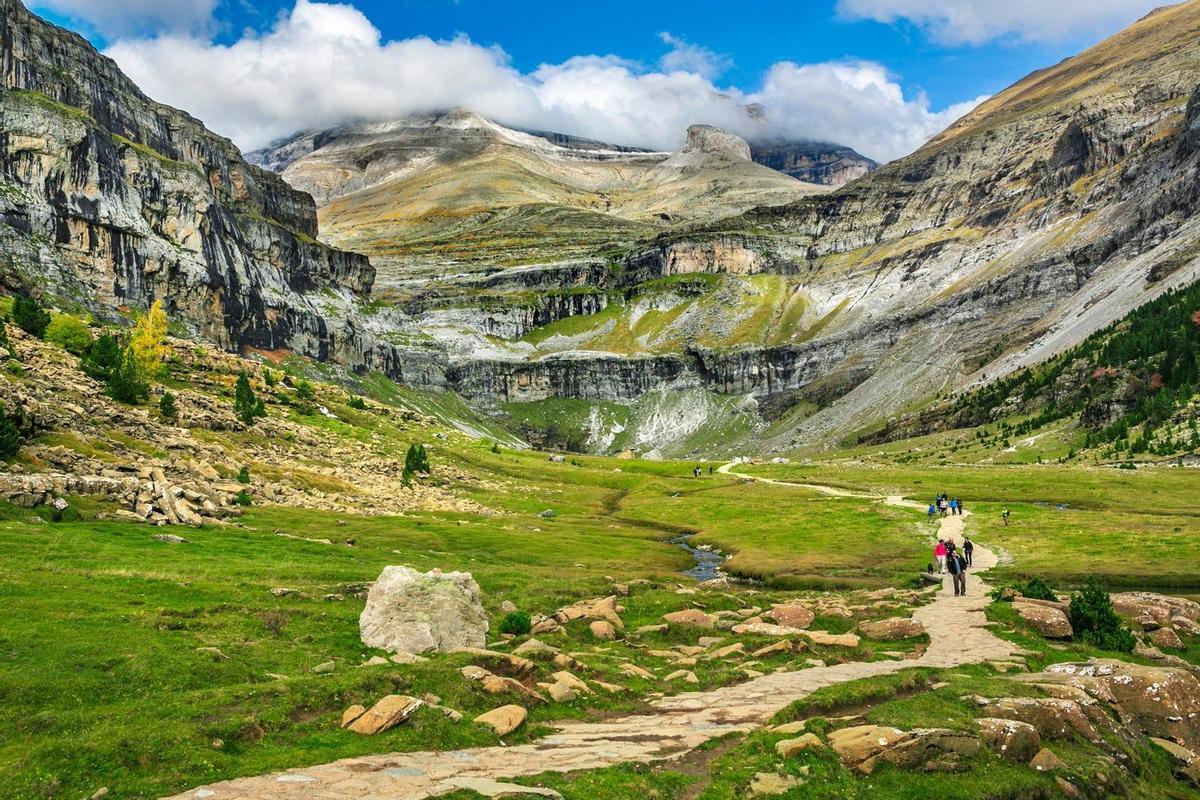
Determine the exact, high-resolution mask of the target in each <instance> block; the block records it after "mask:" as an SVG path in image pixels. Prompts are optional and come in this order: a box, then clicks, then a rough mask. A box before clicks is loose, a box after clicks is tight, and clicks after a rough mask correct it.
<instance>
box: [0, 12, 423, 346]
mask: <svg viewBox="0 0 1200 800" xmlns="http://www.w3.org/2000/svg"><path fill="white" fill-rule="evenodd" d="M0 12H2V13H0V72H2V74H3V94H2V95H0V181H2V183H0V280H2V281H3V284H4V285H5V286H6V287H7V288H8V289H10V290H12V289H21V290H27V291H32V292H35V293H39V294H51V295H56V296H59V297H61V298H63V299H64V300H66V301H69V302H74V303H77V304H79V305H81V306H84V307H87V308H89V309H92V310H93V311H95V312H97V313H99V314H101V315H105V316H111V315H112V314H113V313H114V311H115V310H117V309H118V308H121V307H125V306H130V307H134V308H138V307H146V306H147V305H149V304H150V303H151V302H153V301H154V300H162V301H163V304H164V306H165V307H166V309H167V311H168V313H169V314H170V315H171V317H172V318H174V319H175V320H177V321H179V322H181V323H183V324H184V325H185V326H186V327H188V328H189V329H191V331H192V332H193V333H194V334H196V335H200V336H203V337H204V338H207V339H209V340H211V341H213V342H215V343H217V344H219V345H221V346H222V347H225V348H228V349H236V348H241V347H258V348H264V349H276V348H289V349H292V350H295V351H296V352H299V353H302V354H306V355H310V356H313V357H316V358H321V359H326V358H335V359H340V360H344V361H345V363H347V365H349V366H354V367H364V366H374V365H375V364H394V363H398V362H401V361H403V360H404V359H402V358H401V357H400V356H399V355H398V354H396V353H393V352H390V351H389V348H388V347H386V346H384V345H382V344H380V342H378V341H376V340H374V339H373V338H372V337H371V336H370V335H369V333H368V332H367V328H368V327H369V326H366V325H363V324H362V323H360V322H355V321H354V319H353V317H354V307H355V304H356V303H357V302H358V300H359V298H360V297H361V296H364V295H365V294H366V293H368V292H369V291H370V289H371V286H372V284H373V282H374V278H375V273H374V270H373V269H372V267H371V265H370V263H369V262H368V261H367V259H366V258H365V257H363V256H360V255H355V254H353V253H347V252H342V251H340V250H335V249H332V248H330V247H326V246H324V245H322V244H320V243H319V242H317V241H316V236H317V218H316V208H315V205H314V203H313V200H312V198H311V197H310V196H309V195H307V194H305V193H303V192H299V191H296V190H295V189H293V188H291V187H290V186H288V185H287V183H285V182H284V181H283V180H282V179H281V178H279V176H277V175H275V174H273V173H270V172H266V171H264V170H261V169H259V168H257V167H254V166H251V165H249V164H248V163H246V161H245V160H244V159H243V158H242V156H241V154H240V153H239V152H238V150H237V148H236V147H234V145H233V144H232V143H231V142H229V141H228V140H226V139H223V138H221V137H219V136H216V135H215V134H213V133H211V132H210V131H208V130H207V129H205V128H204V126H203V125H202V124H201V123H200V122H199V121H198V120H196V119H194V118H192V117H190V116H188V115H187V114H185V113H183V112H181V111H178V110H176V109H173V108H169V107H167V106H164V105H161V104H159V103H155V102H154V101H152V100H150V99H149V98H147V97H146V96H145V95H143V94H142V93H141V92H140V91H139V90H138V88H137V87H136V86H135V85H134V84H133V83H132V82H130V81H129V80H128V79H127V78H126V77H125V76H124V75H123V74H122V73H121V72H120V70H118V69H117V67H116V65H115V64H114V63H113V62H112V61H110V60H109V59H107V58H105V57H103V56H101V55H100V54H98V53H97V52H96V51H95V50H94V49H93V48H92V47H91V45H89V44H88V43H87V42H86V41H84V40H83V39H82V38H80V37H78V36H76V35H74V34H72V33H69V32H67V31H64V30H62V29H60V28H57V27H55V26H53V25H49V24H47V23H45V22H43V21H42V20H40V19H38V18H37V17H35V16H33V15H31V14H29V13H28V12H27V11H26V10H25V8H24V6H23V5H22V4H21V2H20V0H0Z"/></svg>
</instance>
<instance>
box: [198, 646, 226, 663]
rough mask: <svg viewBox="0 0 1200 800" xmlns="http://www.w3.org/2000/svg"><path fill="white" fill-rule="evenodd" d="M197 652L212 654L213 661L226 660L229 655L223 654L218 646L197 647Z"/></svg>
mask: <svg viewBox="0 0 1200 800" xmlns="http://www.w3.org/2000/svg"><path fill="white" fill-rule="evenodd" d="M196 652H197V653H206V654H208V655H210V656H212V660H213V661H228V660H229V656H227V655H225V653H224V652H222V651H221V648H219V647H197V648H196Z"/></svg>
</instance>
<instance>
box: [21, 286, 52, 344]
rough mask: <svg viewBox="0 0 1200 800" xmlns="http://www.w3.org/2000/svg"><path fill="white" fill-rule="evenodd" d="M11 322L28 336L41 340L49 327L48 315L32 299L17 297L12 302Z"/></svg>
mask: <svg viewBox="0 0 1200 800" xmlns="http://www.w3.org/2000/svg"><path fill="white" fill-rule="evenodd" d="M13 322H15V323H16V324H17V327H18V328H20V329H21V330H23V331H25V332H26V333H28V334H29V335H30V336H33V337H35V338H37V339H41V338H43V337H44V336H45V335H46V328H48V327H49V326H50V314H49V312H47V311H46V309H44V308H42V307H41V306H40V305H39V304H38V301H37V300H34V299H33V298H32V297H26V296H24V295H17V297H16V299H15V300H13Z"/></svg>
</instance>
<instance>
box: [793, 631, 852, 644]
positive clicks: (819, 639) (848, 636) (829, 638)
mask: <svg viewBox="0 0 1200 800" xmlns="http://www.w3.org/2000/svg"><path fill="white" fill-rule="evenodd" d="M804 635H805V636H807V637H808V640H809V641H810V642H812V643H813V644H815V645H823V646H826V647H828V646H834V647H858V645H859V643H860V642H861V639H859V638H858V636H856V635H854V634H853V633H840V634H833V633H829V632H827V631H805V632H804Z"/></svg>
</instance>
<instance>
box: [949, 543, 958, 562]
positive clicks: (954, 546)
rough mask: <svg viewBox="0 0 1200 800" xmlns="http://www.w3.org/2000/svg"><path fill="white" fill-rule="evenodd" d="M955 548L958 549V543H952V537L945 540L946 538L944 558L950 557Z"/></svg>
mask: <svg viewBox="0 0 1200 800" xmlns="http://www.w3.org/2000/svg"><path fill="white" fill-rule="evenodd" d="M957 550H958V545H956V544H955V543H954V540H953V539H947V540H946V558H947V559H949V558H950V556H952V555H954V553H955V552H956V551H957Z"/></svg>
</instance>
